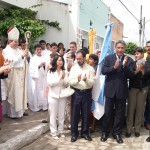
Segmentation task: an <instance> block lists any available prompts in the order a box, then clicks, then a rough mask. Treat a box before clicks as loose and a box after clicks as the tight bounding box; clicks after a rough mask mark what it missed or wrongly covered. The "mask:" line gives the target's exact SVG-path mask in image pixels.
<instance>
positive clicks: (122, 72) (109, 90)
mask: <svg viewBox="0 0 150 150" xmlns="http://www.w3.org/2000/svg"><path fill="white" fill-rule="evenodd" d="M124 57H125V55H123V56H122V59H121V61H120V65H119V68H117V69H114V65H115V62H116V60H117V57H116V54H112V55H108V56H106V58H105V61H104V64H103V67H102V74H104V75H106V80H105V89H104V94H105V96H106V97H109V98H113V97H114V96H116V98H117V99H126V98H127V96H128V83H127V79H128V78H129V77H132V76H133V75H134V74H135V73H134V69H135V67H134V63H133V60H132V59H131V58H130V57H128V61H127V64H126V66H125V67H124V68H123V66H122V62H123V59H124Z"/></svg>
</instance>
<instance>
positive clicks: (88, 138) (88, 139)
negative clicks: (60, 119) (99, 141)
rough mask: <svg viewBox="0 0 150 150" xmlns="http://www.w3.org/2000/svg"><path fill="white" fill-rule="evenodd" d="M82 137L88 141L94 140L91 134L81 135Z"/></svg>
mask: <svg viewBox="0 0 150 150" xmlns="http://www.w3.org/2000/svg"><path fill="white" fill-rule="evenodd" d="M81 137H82V138H84V139H85V140H87V141H92V138H91V137H90V136H89V135H81Z"/></svg>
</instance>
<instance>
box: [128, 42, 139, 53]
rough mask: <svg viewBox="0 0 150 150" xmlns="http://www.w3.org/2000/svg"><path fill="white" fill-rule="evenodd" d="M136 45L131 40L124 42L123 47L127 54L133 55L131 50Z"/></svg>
mask: <svg viewBox="0 0 150 150" xmlns="http://www.w3.org/2000/svg"><path fill="white" fill-rule="evenodd" d="M135 47H137V45H136V44H135V43H133V42H128V43H127V44H126V49H125V53H127V54H131V55H134V52H133V49H134V48H135Z"/></svg>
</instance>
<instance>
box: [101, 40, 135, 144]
mask: <svg viewBox="0 0 150 150" xmlns="http://www.w3.org/2000/svg"><path fill="white" fill-rule="evenodd" d="M125 46H126V43H125V42H124V41H123V40H118V41H117V42H116V44H115V51H116V53H115V54H112V55H108V56H106V58H105V61H104V65H103V67H102V74H103V75H106V79H105V87H104V95H105V98H106V101H105V113H104V118H103V122H102V135H101V141H106V140H107V138H108V136H109V132H110V127H111V125H112V126H113V132H112V134H113V137H114V138H115V139H116V141H117V143H123V140H122V138H121V131H122V128H123V123H124V118H125V108H126V99H127V96H128V84H127V79H128V78H129V77H132V76H133V75H134V70H133V68H134V66H133V60H132V59H131V58H130V57H128V56H126V55H124V51H125Z"/></svg>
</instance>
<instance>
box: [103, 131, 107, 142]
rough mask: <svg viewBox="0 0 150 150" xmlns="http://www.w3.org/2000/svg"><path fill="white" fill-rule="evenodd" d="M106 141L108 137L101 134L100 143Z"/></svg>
mask: <svg viewBox="0 0 150 150" xmlns="http://www.w3.org/2000/svg"><path fill="white" fill-rule="evenodd" d="M107 139H108V135H107V134H106V133H102V136H101V141H102V142H105V141H107Z"/></svg>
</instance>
